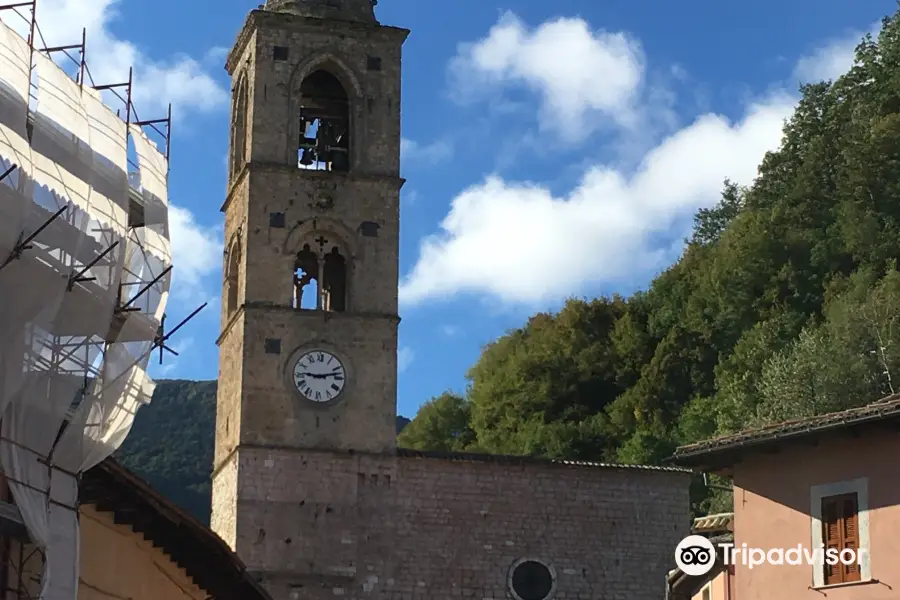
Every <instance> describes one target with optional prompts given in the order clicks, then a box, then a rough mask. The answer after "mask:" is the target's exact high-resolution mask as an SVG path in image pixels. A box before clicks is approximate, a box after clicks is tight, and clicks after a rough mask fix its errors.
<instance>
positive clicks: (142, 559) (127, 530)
mask: <svg viewBox="0 0 900 600" xmlns="http://www.w3.org/2000/svg"><path fill="white" fill-rule="evenodd" d="M208 596H209V594H207V593H205V592H204V591H203V590H201V589H200V588H199V587H197V586H196V585H195V584H194V583H193V582H192V581H191V579H190V577H188V576H187V574H186V573H185V572H184V571H183V570H182V569H181V568H180V567H178V565H176V564H175V563H174V562H172V560H171V559H170V558H169V557H168V555H166V554H163V552H162V550H161V549H160V548H154V547H153V545H152V544H151V543H150V542H148V541H147V540H145V539H144V538H143V536H142V535H140V534H137V533H135V532H134V531H132V530H131V527H129V526H127V525H116V524H115V523H114V522H113V518H112V515H111V514H110V513H105V512H98V511H97V510H96V509H94V507H92V506H82V508H81V582H80V585H79V587H78V600H126V599H127V600H205V599H206V598H207V597H208Z"/></svg>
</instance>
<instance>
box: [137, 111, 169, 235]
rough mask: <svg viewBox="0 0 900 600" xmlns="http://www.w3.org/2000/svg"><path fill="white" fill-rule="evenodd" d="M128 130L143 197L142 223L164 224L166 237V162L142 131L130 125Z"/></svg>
mask: <svg viewBox="0 0 900 600" xmlns="http://www.w3.org/2000/svg"><path fill="white" fill-rule="evenodd" d="M130 130H131V139H132V141H133V142H134V150H135V153H136V154H137V159H138V169H139V174H140V183H141V192H142V194H143V197H144V222H145V223H146V224H147V225H160V224H165V225H166V229H165V230H164V231H163V234H164V235H167V236H168V209H169V191H168V172H169V165H168V161H167V160H166V157H165V156H164V155H163V154H162V153H161V152H160V151H159V150H158V149H157V148H156V144H154V143H153V141H152V140H150V138H148V137H147V134H146V133H144V130H143V129H141V128H140V127H138V126H137V125H134V124H132V125H131V126H130Z"/></svg>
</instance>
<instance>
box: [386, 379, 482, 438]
mask: <svg viewBox="0 0 900 600" xmlns="http://www.w3.org/2000/svg"><path fill="white" fill-rule="evenodd" d="M474 442H475V432H474V431H472V429H471V428H470V427H469V403H468V402H467V401H466V399H465V398H463V397H462V396H459V395H457V394H453V393H451V392H445V393H443V394H441V395H440V396H438V397H437V398H434V399H432V400H430V401H429V402H426V403H425V404H423V405H422V406H421V407H420V408H419V412H418V415H417V416H416V420H415V422H412V423H410V425H409V427H405V428H404V429H403V431H401V432H400V435H398V436H397V444H398V445H399V446H400V447H402V448H412V449H415V450H435V451H442V452H465V451H467V450H471V449H472V444H473V443H474Z"/></svg>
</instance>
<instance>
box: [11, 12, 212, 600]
mask: <svg viewBox="0 0 900 600" xmlns="http://www.w3.org/2000/svg"><path fill="white" fill-rule="evenodd" d="M36 10H37V0H30V1H28V2H16V3H13V4H5V5H0V463H2V471H3V478H4V480H5V482H6V484H8V495H6V497H4V498H0V500H4V501H7V502H0V530H2V531H0V535H2V537H0V540H2V547H0V559H2V562H3V563H4V564H5V566H4V564H0V594H2V595H0V600H10V599H11V598H15V599H16V600H24V599H26V598H41V599H42V600H75V598H76V597H77V588H78V575H79V541H78V535H79V528H78V510H79V504H78V485H79V481H80V474H81V473H83V472H84V471H85V470H87V469H89V468H91V467H92V466H94V465H96V464H97V463H99V462H100V461H102V460H103V459H105V458H106V457H108V456H109V455H110V454H112V452H114V451H115V450H116V448H118V447H119V445H121V443H122V441H123V440H124V439H125V437H126V436H127V435H128V432H129V431H130V429H131V425H132V422H133V419H134V416H135V413H136V412H137V410H138V409H139V408H140V407H141V406H142V405H144V404H146V403H147V402H149V400H150V395H151V394H152V392H153V387H154V384H153V382H152V380H151V379H150V377H149V376H148V375H147V373H146V368H147V365H148V362H149V359H150V356H151V353H152V352H153V351H154V350H159V352H160V361H161V360H162V355H163V352H164V351H168V352H171V353H173V354H174V353H175V352H174V351H173V350H171V349H170V348H169V347H168V346H167V341H168V340H169V338H170V337H171V336H172V335H173V334H174V333H175V331H177V330H178V329H179V328H180V327H181V326H182V325H183V324H184V323H185V322H186V321H187V320H189V319H190V318H192V317H193V316H194V315H195V314H197V312H199V311H200V310H201V309H202V308H203V307H202V306H201V307H200V308H198V309H197V310H196V311H194V312H193V313H192V314H191V315H189V316H188V318H187V319H185V320H184V321H182V322H181V323H180V324H179V325H178V326H176V327H175V328H173V329H172V330H169V331H166V329H165V309H166V303H167V299H168V293H169V286H170V279H171V271H172V260H171V250H170V243H169V222H168V221H169V219H168V172H169V157H170V151H169V148H170V145H171V144H170V141H171V129H172V112H171V105H170V107H169V111H168V114H167V116H166V117H164V118H160V119H150V120H143V121H142V120H140V119H139V118H138V116H137V112H136V110H135V107H134V104H133V103H132V92H133V75H132V73H131V72H129V74H128V80H127V81H126V82H124V83H112V84H103V85H98V84H96V82H94V81H93V77H92V76H91V72H90V68H89V66H88V63H87V61H86V54H87V52H86V50H87V48H86V34H85V32H84V30H82V35H81V42H80V43H78V44H72V45H65V46H52V47H51V46H48V45H47V44H46V43H45V42H44V40H43V36H42V35H41V33H40V27H39V26H38V23H37V18H36ZM23 13H26V14H23ZM7 16H9V17H10V18H22V19H23V20H24V23H25V26H27V28H28V35H27V39H26V37H24V36H22V35H19V34H18V33H17V32H16V31H15V28H14V27H10V25H9V23H8V21H7V19H6V17H7ZM58 63H59V64H58ZM65 67H72V69H71V70H74V76H70V75H69V74H68V73H67V72H66V70H65ZM104 96H105V98H106V99H107V100H109V101H110V102H111V103H114V102H117V101H118V102H121V103H122V108H121V109H119V110H118V111H116V112H114V111H113V109H112V108H110V107H109V106H108V105H107V104H106V103H104ZM123 112H124V115H123V114H122V113H123ZM148 134H149V135H148ZM150 136H153V137H155V138H157V139H160V140H161V144H163V145H164V150H163V151H161V150H159V148H158V147H157V145H156V144H155V143H154V142H153V141H152V140H151V137H150Z"/></svg>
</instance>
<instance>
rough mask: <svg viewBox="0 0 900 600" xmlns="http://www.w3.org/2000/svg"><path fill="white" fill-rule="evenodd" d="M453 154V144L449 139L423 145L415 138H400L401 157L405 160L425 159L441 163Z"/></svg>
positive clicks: (433, 162)
mask: <svg viewBox="0 0 900 600" xmlns="http://www.w3.org/2000/svg"><path fill="white" fill-rule="evenodd" d="M452 155H453V146H452V145H451V144H450V143H449V142H447V141H437V142H432V143H431V144H426V145H424V146H423V145H422V144H420V143H418V142H416V141H414V140H409V139H406V138H403V139H402V140H400V158H401V159H402V160H403V161H408V160H414V161H424V162H427V163H431V164H436V163H439V162H441V161H443V160H446V159H448V158H450V157H451V156H452Z"/></svg>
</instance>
